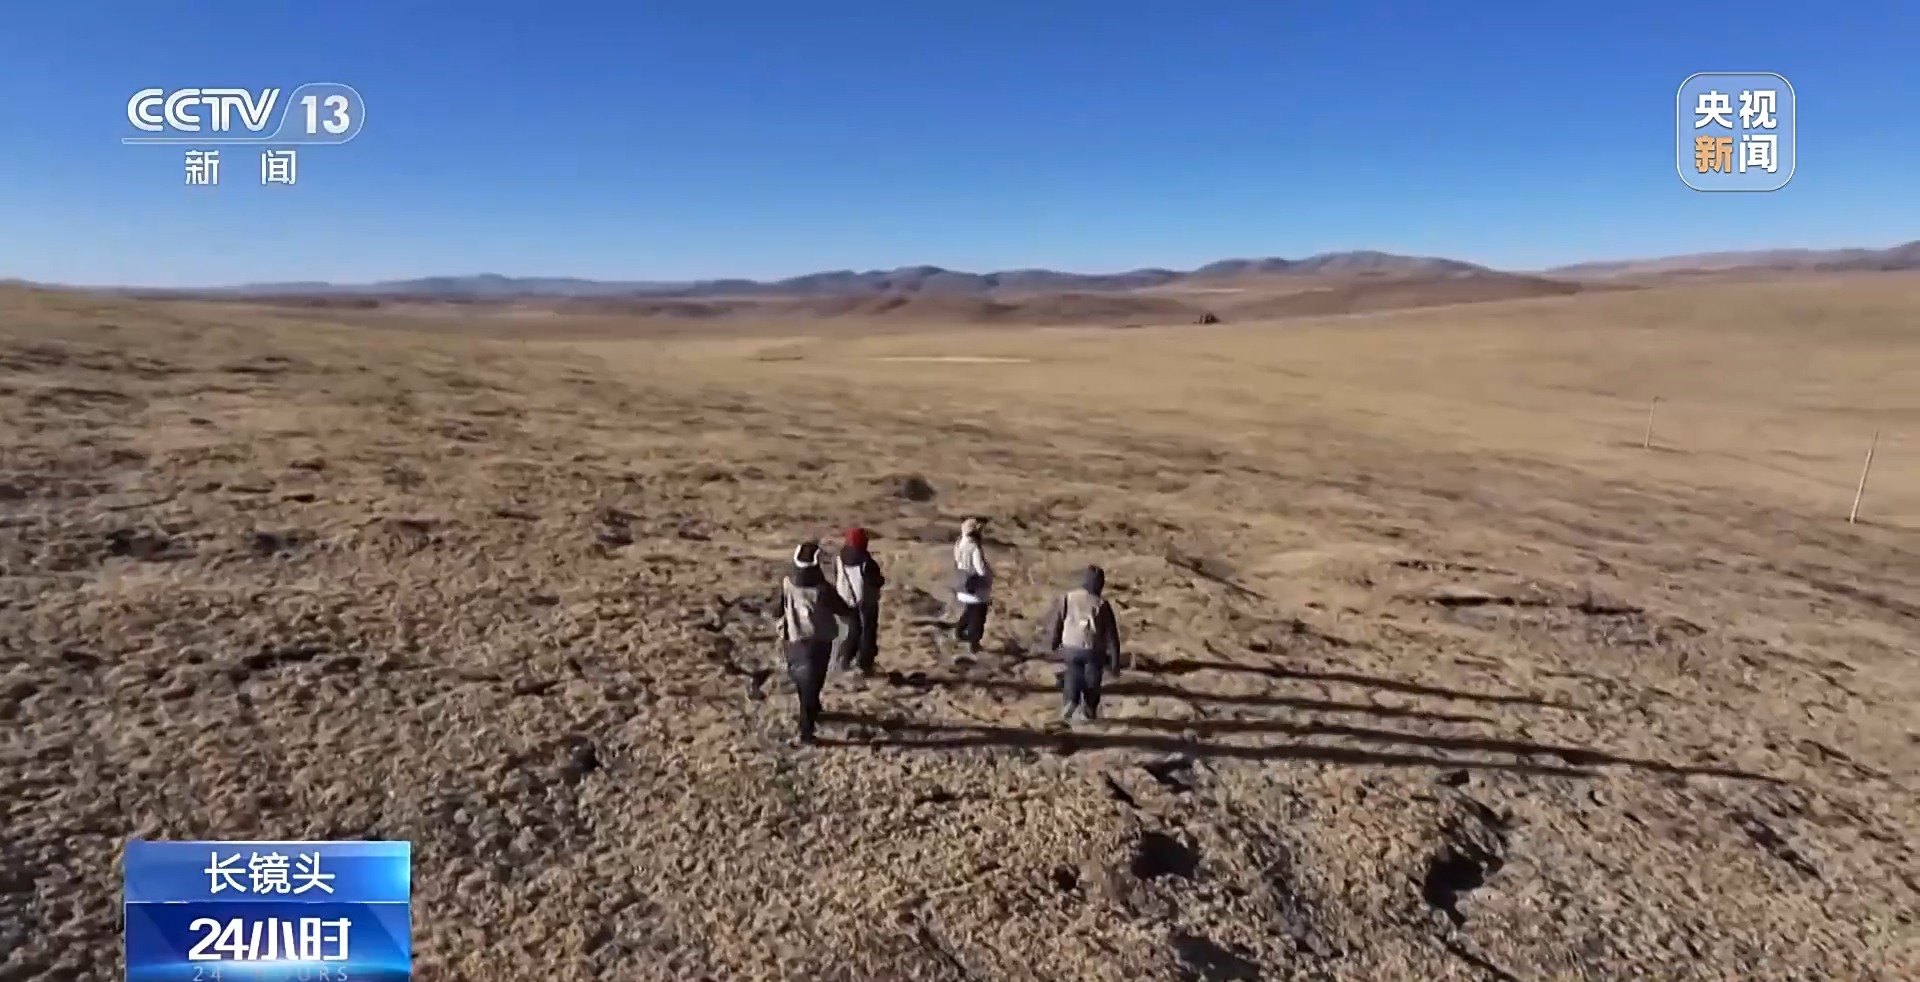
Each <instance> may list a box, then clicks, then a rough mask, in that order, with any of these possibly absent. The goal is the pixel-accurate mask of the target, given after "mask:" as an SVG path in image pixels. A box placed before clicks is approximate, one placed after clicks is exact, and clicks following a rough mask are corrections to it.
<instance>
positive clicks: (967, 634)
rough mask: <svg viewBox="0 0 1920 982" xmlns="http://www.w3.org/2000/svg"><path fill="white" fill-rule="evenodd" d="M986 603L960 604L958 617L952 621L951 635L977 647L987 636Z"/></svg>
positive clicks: (972, 646)
mask: <svg viewBox="0 0 1920 982" xmlns="http://www.w3.org/2000/svg"><path fill="white" fill-rule="evenodd" d="M987 607H988V605H987V604H961V605H960V619H959V620H958V621H955V622H954V625H953V636H954V637H956V638H959V639H960V640H962V641H965V642H966V643H967V646H968V647H970V648H978V647H979V646H980V641H981V639H983V638H985V637H986V636H987Z"/></svg>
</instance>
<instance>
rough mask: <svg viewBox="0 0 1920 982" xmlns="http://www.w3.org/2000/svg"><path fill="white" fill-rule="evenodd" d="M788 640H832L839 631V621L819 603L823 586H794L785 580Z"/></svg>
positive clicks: (790, 581)
mask: <svg viewBox="0 0 1920 982" xmlns="http://www.w3.org/2000/svg"><path fill="white" fill-rule="evenodd" d="M785 587H786V590H785V592H786V595H787V609H786V612H785V614H784V615H783V616H785V617H786V621H787V640H788V641H832V640H833V637H834V635H836V634H838V633H840V622H839V620H838V619H837V618H835V617H834V616H833V614H832V612H831V611H828V610H826V609H825V606H824V605H823V604H821V603H820V591H821V590H824V589H826V587H825V586H794V585H793V581H792V580H787V581H785Z"/></svg>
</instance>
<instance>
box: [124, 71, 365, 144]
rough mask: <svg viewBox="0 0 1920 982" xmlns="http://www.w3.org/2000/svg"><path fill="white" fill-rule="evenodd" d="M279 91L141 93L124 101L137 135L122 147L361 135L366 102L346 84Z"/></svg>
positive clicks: (342, 139)
mask: <svg viewBox="0 0 1920 982" xmlns="http://www.w3.org/2000/svg"><path fill="white" fill-rule="evenodd" d="M281 94H282V90H280V89H236V88H226V89H173V90H167V89H141V90H140V91H138V92H135V93H134V94H133V97H132V98H130V99H128V100H127V122H128V123H130V124H132V126H133V128H134V129H136V130H139V131H140V132H139V134H137V135H132V136H123V137H121V138H120V142H121V143H192V144H196V145H199V144H214V143H273V144H281V145H289V144H307V143H315V144H326V143H345V142H347V141H348V140H351V139H353V138H354V137H356V136H359V135H360V129H361V127H363V126H365V125H366V121H367V103H366V100H365V99H362V98H360V93H359V91H358V90H356V89H355V88H354V87H353V86H351V85H346V84H344V83H341V82H308V83H306V84H305V85H302V86H300V87H299V88H296V89H294V90H293V93H292V94H291V95H289V96H288V97H287V98H286V99H284V100H283V99H281Z"/></svg>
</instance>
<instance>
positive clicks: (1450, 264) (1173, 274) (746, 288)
mask: <svg viewBox="0 0 1920 982" xmlns="http://www.w3.org/2000/svg"><path fill="white" fill-rule="evenodd" d="M1474 275H1480V276H1502V275H1513V274H1505V273H1502V272H1501V271H1499V270H1495V269H1493V268H1491V267H1487V266H1481V265H1478V264H1475V263H1469V262H1463V261H1460V260H1456V259H1445V258H1441V257H1435V256H1408V255H1400V254H1397V253H1388V252H1379V251H1374V250H1357V251H1349V252H1328V253H1318V254H1315V255H1311V256H1307V257H1305V258H1301V259H1286V258H1282V257H1277V256H1268V257H1260V258H1247V259H1224V260H1219V261H1217V262H1212V263H1208V264H1206V265H1203V266H1199V267H1196V268H1194V269H1191V270H1184V271H1183V270H1176V269H1168V268H1164V267H1143V268H1139V269H1132V270H1126V271H1123V272H1118V273H1074V272H1065V271H1061V270H1054V269H1039V268H1024V269H1008V270H994V271H991V272H985V273H975V272H967V271H963V270H955V269H948V268H946V267H942V266H935V265H916V266H899V267H895V268H893V269H884V270H882V269H873V270H851V269H834V270H822V271H818V272H813V273H804V274H801V275H799V276H790V277H786V278H783V279H777V280H753V279H746V278H739V277H734V278H720V279H706V280H691V281H677V282H675V281H667V282H663V281H651V280H595V279H587V278H582V277H540V276H526V277H516V276H507V275H503V274H500V273H476V274H469V275H441V276H423V277H415V278H411V279H403V280H382V281H377V282H372V283H332V282H325V281H300V282H281V283H247V284H241V285H238V286H227V287H212V288H202V289H180V290H174V289H152V288H141V289H140V292H142V293H147V294H182V295H186V294H193V295H208V294H217V295H224V296H273V295H293V294H298V295H307V296H355V295H359V296H367V295H378V296H420V297H430V298H464V299H507V298H513V297H524V298H554V299H566V298H614V297H648V298H655V299H661V300H670V299H708V298H723V297H724V298H772V297H783V298H810V297H841V296H883V295H893V294H926V295H935V296H982V295H987V294H1002V293H1061V292H1074V293H1105V292H1121V291H1127V290H1138V289H1146V288H1151V287H1157V286H1169V285H1175V284H1179V283H1183V282H1195V283H1203V282H1216V281H1221V280H1232V279H1244V278H1250V277H1283V276H1296V277H1297V276H1376V277H1404V276H1474ZM127 289H134V288H127Z"/></svg>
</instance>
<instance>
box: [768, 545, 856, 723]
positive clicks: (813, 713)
mask: <svg viewBox="0 0 1920 982" xmlns="http://www.w3.org/2000/svg"><path fill="white" fill-rule="evenodd" d="M851 616H853V610H852V609H851V608H849V607H848V606H847V604H846V602H845V601H843V600H841V599H840V594H839V593H837V592H835V591H834V589H833V588H832V587H830V586H828V585H827V581H826V577H825V576H824V575H822V574H821V572H820V547H819V546H818V545H816V544H814V543H812V542H802V543H800V545H799V546H798V547H796V548H795V549H794V550H793V569H792V570H791V571H789V572H788V573H787V576H786V578H785V579H783V580H781V581H780V628H779V632H780V641H781V643H782V644H783V645H784V646H785V647H786V655H787V677H788V678H790V679H792V680H793V687H794V690H795V691H796V692H798V693H799V696H800V733H799V738H800V742H801V743H812V742H814V727H815V725H816V724H817V723H818V722H819V720H820V690H821V689H822V688H824V687H825V685H826V681H827V663H828V661H829V659H831V658H832V656H833V639H834V637H835V635H837V634H838V633H839V630H840V623H839V619H840V618H843V617H851Z"/></svg>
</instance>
